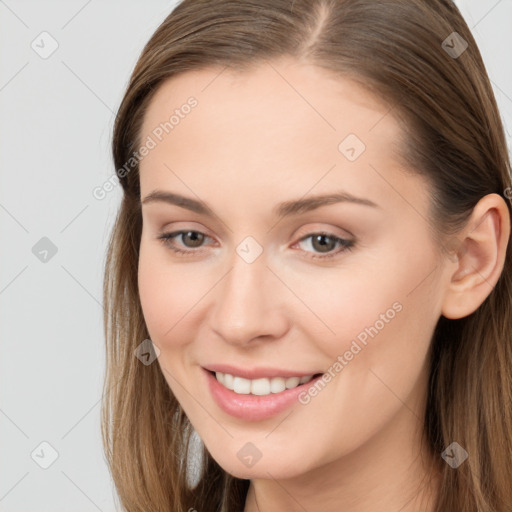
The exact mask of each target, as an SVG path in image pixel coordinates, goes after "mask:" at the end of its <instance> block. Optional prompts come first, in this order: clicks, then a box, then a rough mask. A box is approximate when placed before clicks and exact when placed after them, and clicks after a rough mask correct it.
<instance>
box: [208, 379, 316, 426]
mask: <svg viewBox="0 0 512 512" xmlns="http://www.w3.org/2000/svg"><path fill="white" fill-rule="evenodd" d="M204 372H205V374H206V378H207V380H208V387H209V388H210V392H211V394H212V396H213V399H214V400H215V402H216V403H217V405H218V406H219V407H220V408H221V409H222V410H223V411H224V412H226V413H227V414H230V415H231V416H234V417H235V418H240V419H242V420H247V421H261V420H266V419H268V418H271V417H272V416H276V415H277V414H279V413H280V412H282V411H284V410H286V409H288V408H289V407H291V406H292V404H294V403H297V401H298V396H299V395H300V394H301V393H302V392H304V391H306V390H307V389H308V388H309V387H310V386H312V385H314V384H315V383H316V381H317V380H318V379H321V378H322V375H319V376H318V377H315V378H314V379H311V380H310V381H309V382H306V384H301V385H300V386H297V387H296V388H292V389H285V390H284V391H281V392H280V393H270V394H269V395H264V396H259V395H240V394H238V393H235V392H234V391H231V390H230V389H227V388H226V387H224V386H223V385H222V384H221V383H220V382H219V381H218V380H217V379H216V377H215V375H213V374H211V373H210V372H209V371H207V370H204Z"/></svg>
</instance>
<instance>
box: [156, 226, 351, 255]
mask: <svg viewBox="0 0 512 512" xmlns="http://www.w3.org/2000/svg"><path fill="white" fill-rule="evenodd" d="M187 233H199V234H202V235H204V233H201V232H200V231H194V230H190V229H187V230H183V231H174V232H172V233H161V234H160V235H159V236H158V239H159V240H160V241H161V242H162V243H163V244H164V245H165V246H166V247H167V248H169V249H171V250H172V251H173V252H175V253H176V254H180V255H182V256H188V255H191V254H193V253H197V252H198V251H197V250H193V249H192V250H184V249H180V248H178V247H176V246H175V245H173V244H172V243H171V239H173V238H175V237H177V236H179V235H183V234H187ZM317 235H321V236H326V237H328V238H330V239H332V240H334V241H335V242H336V243H338V244H340V245H341V247H340V248H338V250H335V251H333V252H330V253H327V254H324V255H321V256H318V255H313V256H308V257H309V258H311V259H319V260H326V259H329V258H333V257H334V256H337V255H339V254H340V253H342V252H345V251H351V250H352V249H353V248H354V245H355V242H354V241H352V240H346V239H344V238H340V237H338V236H335V235H333V234H331V233H327V232H325V231H319V232H314V233H310V234H309V235H306V236H303V237H302V238H301V239H300V240H298V242H302V241H304V240H307V239H308V238H311V237H313V236H317ZM205 237H207V238H210V237H209V236H208V235H205ZM298 242H297V243H298ZM307 252H309V251H307ZM309 254H311V253H309Z"/></svg>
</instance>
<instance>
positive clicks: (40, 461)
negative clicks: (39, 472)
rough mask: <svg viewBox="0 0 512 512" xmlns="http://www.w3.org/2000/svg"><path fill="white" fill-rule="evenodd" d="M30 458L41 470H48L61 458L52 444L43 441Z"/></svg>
mask: <svg viewBox="0 0 512 512" xmlns="http://www.w3.org/2000/svg"><path fill="white" fill-rule="evenodd" d="M30 457H31V458H32V460H33V461H34V462H35V463H36V464H37V465H38V466H39V467H40V468H43V469H48V468H49V467H50V466H51V465H52V464H53V463H54V462H55V461H56V460H57V459H58V458H59V452H58V451H57V450H56V449H55V448H54V447H53V446H52V445H51V444H50V443H48V442H47V441H43V442H42V443H39V444H38V445H37V446H36V447H35V448H34V450H32V453H31V454H30Z"/></svg>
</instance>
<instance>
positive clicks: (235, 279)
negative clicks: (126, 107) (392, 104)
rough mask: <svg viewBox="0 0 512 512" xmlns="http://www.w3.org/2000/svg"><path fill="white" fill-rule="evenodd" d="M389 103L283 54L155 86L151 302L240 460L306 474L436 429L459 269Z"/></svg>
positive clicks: (181, 389) (191, 413)
mask: <svg viewBox="0 0 512 512" xmlns="http://www.w3.org/2000/svg"><path fill="white" fill-rule="evenodd" d="M171 116H173V117H171ZM392 116H393V111H392V110H391V111H389V108H388V107H387V106H385V105H384V104H381V103H379V102H378V101H377V100H375V99H374V98H373V97H372V96H370V95H369V94H368V93H366V92H364V91H363V90H362V89H361V88H360V87H358V86H357V85H355V83H353V82H349V81H346V80H343V79H339V78H337V79H334V78H331V77H330V75H328V74H327V73H326V72H325V71H323V70H321V69H319V68H317V67H313V66H308V65H305V64H301V63H297V62H295V61H292V60H285V59H282V60H279V61H272V62H269V63H265V64H261V65H259V66H258V67H255V68H254V69H253V70H252V71H245V72H243V73H240V74H232V73H231V72H230V71H228V70H227V69H226V70H224V71H223V72H222V70H221V68H215V69H213V68H211V69H205V70H201V71H193V72H188V73H185V74H181V75H179V76H177V77H175V78H173V79H171V80H169V81H167V82H166V83H164V84H163V85H162V86H161V87H160V88H159V90H158V91H157V93H156V95H155V96H154V97H153V99H152V100H151V103H150V105H149V109H148V111H147V113H146V115H145V118H144V123H143V130H142V133H141V142H142V143H144V144H146V147H147V148H148V150H147V151H143V153H146V155H145V156H144V157H143V160H142V162H141V164H140V184H141V198H142V202H143V206H142V214H143V232H142V239H141V246H140V261H139V288H140V299H141V303H142V308H143V312H144V317H145V321H146V324H147V327H148V330H149V334H150V336H151V339H152V341H153V343H154V344H155V345H156V346H157V347H158V349H159V350H160V355H159V357H158V359H157V360H156V361H157V362H158V364H159V365H160V367H161V369H162V372H163V375H164V377H165V379H166V380H167V382H168V384H169V386H170V388H171V390H172V392H173V393H174V395H175V396H176V397H177V399H178V400H179V402H180V404H181V405H182V407H183V409H184V411H185V413H186V414H187V416H188V417H189V419H190V421H191V422H192V424H193V426H194V427H195V429H196V430H197V432H198V434H199V435H200V437H201V438H202V440H203V442H204V443H205V445H206V447H207V448H208V450H209V451H210V453H211V454H212V456H213V457H214V458H215V459H216V460H217V461H218V463H219V464H220V465H221V466H222V467H223V468H224V469H225V470H226V471H228V472H230V473H232V474H234V475H236V476H238V477H241V478H268V475H269V474H271V475H272V477H274V478H287V477H293V476H297V475H300V474H303V473H305V472H307V471H310V470H312V469H314V468H318V467H320V466H321V465H324V464H327V463H329V462H333V461H335V460H338V459H341V458H342V457H344V456H347V457H348V456H349V455H351V454H352V455H353V454H355V453H356V450H357V453H359V454H361V457H363V454H364V453H365V447H366V448H367V449H366V455H365V456H366V457H368V456H370V455H369V454H370V447H372V449H376V447H377V446H379V443H381V444H382V443H384V441H385V439H386V436H387V435H388V432H389V431H390V428H389V427H390V425H394V426H395V427H396V429H395V430H396V431H397V432H399V433H400V436H402V438H403V439H405V438H408V436H409V435H410V434H411V432H413V431H416V430H418V431H419V430H421V426H422V414H423V409H422V407H423V405H424V398H425V394H426V385H427V375H428V364H427V352H428V349H429V344H430V340H431V336H432V333H433V330H434V327H435V325H436V322H437V320H438V318H439V316H440V315H441V304H442V298H443V293H444V290H445V284H444V283H445V282H446V276H447V273H446V267H445V266H444V265H443V264H442V262H441V261H440V259H439V253H438V252H437V249H436V246H435V245H434V243H433V241H432V239H431V232H430V231H429V227H428V224H427V221H426V218H427V209H428V198H429V188H428V187H427V184H426V182H425V181H423V179H422V178H420V177H419V176H417V175H414V174H409V173H405V172H404V170H403V169H401V168H400V167H399V164H398V161H397V159H396V158H395V156H394V154H393V151H394V145H395V144H398V141H399V137H400V136H401V134H400V130H399V127H398V124H397V123H396V121H395V120H394V118H393V117H392ZM165 123H167V124H165ZM141 154H142V153H141ZM166 194H168V196H167V199H168V200H166V199H165V197H166V196H165V195H166ZM171 194H172V196H171ZM151 195H152V198H151V197H150V196H151ZM333 195H336V197H334V198H331V199H330V200H327V201H324V200H320V199H319V200H318V201H313V200H312V198H314V197H317V196H318V197H320V196H333ZM179 196H180V197H179ZM181 196H183V199H182V198H181ZM354 198H357V199H354ZM176 232H182V234H176ZM172 233H174V235H173V236H172V237H167V239H161V238H160V237H162V235H165V234H167V235H169V234H172ZM175 250H178V251H185V252H184V253H182V252H181V253H179V252H175ZM141 341H142V340H141ZM212 370H218V371H220V372H221V373H224V374H225V373H227V374H229V375H228V377H224V378H223V377H222V376H219V378H220V379H222V380H223V381H224V383H223V384H221V383H220V382H218V381H217V380H216V379H215V377H214V376H213V374H212V373H211V371H212ZM318 374H324V376H323V377H322V376H320V377H315V378H314V379H313V380H310V381H309V382H305V383H303V384H300V382H301V380H299V379H298V378H294V377H304V378H303V379H302V382H303V381H306V380H307V378H308V376H316V375H318ZM244 377H245V378H247V377H250V378H251V380H246V379H245V378H244ZM297 382H299V386H298V387H294V386H296V385H297ZM286 386H288V387H289V388H288V389H286V390H285V391H282V390H283V387H286ZM233 387H234V390H233V389H228V388H233ZM249 391H250V393H249V394H247V393H248V392H249ZM396 456H397V457H400V456H401V454H400V453H397V454H396ZM358 460H359V459H358Z"/></svg>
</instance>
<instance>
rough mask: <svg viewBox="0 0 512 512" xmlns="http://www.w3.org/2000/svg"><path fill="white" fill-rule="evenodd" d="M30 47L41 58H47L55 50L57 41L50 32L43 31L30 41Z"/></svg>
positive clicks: (57, 45) (57, 44)
mask: <svg viewBox="0 0 512 512" xmlns="http://www.w3.org/2000/svg"><path fill="white" fill-rule="evenodd" d="M30 47H31V48H32V50H34V51H35V52H36V53H37V55H39V57H41V59H48V58H50V57H51V56H52V55H53V54H54V53H55V52H56V51H57V48H58V47H59V43H58V42H57V40H56V39H55V38H54V37H53V36H52V35H51V34H49V33H48V32H46V31H45V32H41V33H40V34H39V35H38V36H37V37H36V38H35V39H34V40H33V41H32V43H30Z"/></svg>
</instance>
